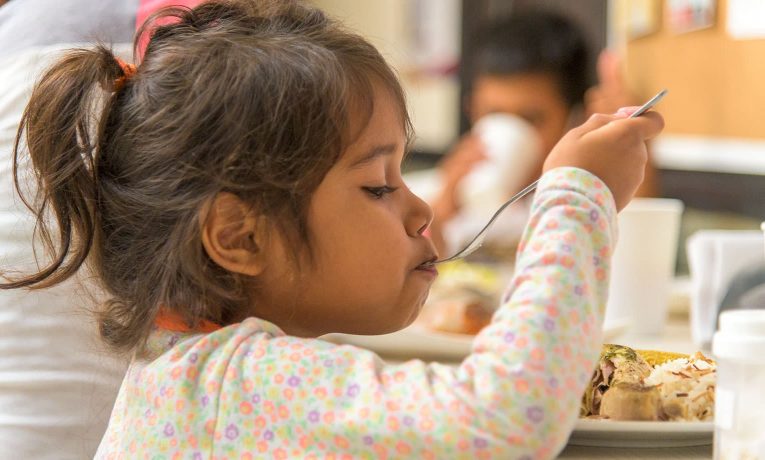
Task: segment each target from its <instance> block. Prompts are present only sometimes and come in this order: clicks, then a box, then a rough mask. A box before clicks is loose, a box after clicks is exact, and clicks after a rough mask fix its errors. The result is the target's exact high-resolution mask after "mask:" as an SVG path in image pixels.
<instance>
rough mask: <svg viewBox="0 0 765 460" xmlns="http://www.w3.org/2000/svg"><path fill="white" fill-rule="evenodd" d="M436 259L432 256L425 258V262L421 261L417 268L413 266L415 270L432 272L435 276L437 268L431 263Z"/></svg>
mask: <svg viewBox="0 0 765 460" xmlns="http://www.w3.org/2000/svg"><path fill="white" fill-rule="evenodd" d="M436 259H437V258H436V257H432V258H430V259H428V260H426V261H425V262H423V263H421V264H420V265H418V266H417V268H415V270H418V271H423V272H427V273H430V274H432V275H433V276H437V275H438V269H437V268H436V266H435V265H434V264H433V262H435V261H436Z"/></svg>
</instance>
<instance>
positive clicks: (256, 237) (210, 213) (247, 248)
mask: <svg viewBox="0 0 765 460" xmlns="http://www.w3.org/2000/svg"><path fill="white" fill-rule="evenodd" d="M202 219H203V220H202V222H201V228H202V245H203V246H204V248H205V251H207V255H208V256H209V257H210V258H211V259H212V260H213V261H214V262H215V263H216V264H218V265H220V266H221V267H222V268H224V269H226V270H228V271H230V272H234V273H240V274H243V275H249V276H257V275H259V274H260V273H261V272H262V271H263V269H264V268H265V265H266V260H267V255H266V254H265V252H266V251H265V249H266V247H267V242H266V238H267V237H268V235H266V232H265V227H266V226H265V225H264V218H263V217H262V216H259V215H257V213H256V212H255V210H254V209H253V208H252V206H250V205H248V204H247V203H245V202H244V201H242V199H241V198H239V197H238V196H236V195H234V194H233V193H228V192H221V193H219V194H218V195H216V196H215V198H214V199H213V201H212V203H210V205H209V207H208V209H207V213H206V215H205V213H203V215H202Z"/></svg>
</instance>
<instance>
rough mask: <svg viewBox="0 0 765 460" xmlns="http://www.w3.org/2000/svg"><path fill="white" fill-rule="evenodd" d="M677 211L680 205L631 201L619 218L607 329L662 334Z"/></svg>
mask: <svg viewBox="0 0 765 460" xmlns="http://www.w3.org/2000/svg"><path fill="white" fill-rule="evenodd" d="M682 212H683V203H682V201H680V200H675V199H669V198H634V199H633V200H632V202H630V204H628V205H627V206H626V207H625V208H624V209H623V210H622V212H621V213H619V239H618V242H617V244H616V249H615V251H614V254H613V258H612V261H611V267H612V268H611V283H610V288H609V295H608V305H607V307H606V324H609V323H611V324H617V323H623V322H626V323H627V325H628V326H627V330H628V332H630V333H635V334H648V335H658V334H661V333H662V332H663V330H664V326H665V323H666V320H667V304H668V301H669V294H670V289H671V287H672V281H673V278H674V271H675V260H676V257H677V244H678V239H679V236H680V217H681V215H682Z"/></svg>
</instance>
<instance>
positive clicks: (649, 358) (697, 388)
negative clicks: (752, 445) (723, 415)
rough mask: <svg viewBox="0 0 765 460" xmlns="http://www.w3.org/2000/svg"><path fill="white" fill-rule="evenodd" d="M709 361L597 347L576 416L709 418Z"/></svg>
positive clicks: (713, 372) (700, 356)
mask: <svg viewBox="0 0 765 460" xmlns="http://www.w3.org/2000/svg"><path fill="white" fill-rule="evenodd" d="M715 379H716V365H715V362H714V361H712V360H711V359H709V358H707V357H706V356H704V355H703V354H701V353H700V352H697V353H696V354H694V355H693V356H688V355H682V354H679V353H670V352H660V351H653V350H633V349H632V348H629V347H625V346H622V345H611V344H606V345H603V350H602V351H601V355H600V359H599V360H598V365H597V367H596V369H595V372H593V375H592V378H591V380H590V383H589V384H588V386H587V389H586V390H585V394H584V396H583V397H582V406H581V411H580V416H582V417H591V418H605V419H612V420H670V421H709V420H712V418H713V415H714V390H715Z"/></svg>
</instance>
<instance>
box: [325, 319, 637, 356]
mask: <svg viewBox="0 0 765 460" xmlns="http://www.w3.org/2000/svg"><path fill="white" fill-rule="evenodd" d="M626 327H627V322H625V321H613V322H611V323H609V324H606V325H604V326H603V340H604V342H610V341H611V340H613V339H614V338H615V337H617V336H619V335H620V334H621V333H622V332H624V330H625V329H626ZM473 337H474V336H472V335H466V334H450V333H447V332H437V331H432V330H429V329H426V328H423V327H422V326H420V325H418V324H413V325H411V326H409V327H407V328H406V329H402V330H400V331H398V332H394V333H392V334H385V335H351V334H329V335H326V336H324V337H323V338H324V339H325V340H329V341H330V342H335V343H347V344H350V345H355V346H357V347H361V348H366V349H368V350H372V351H374V352H376V353H378V354H380V355H382V356H385V357H391V358H399V359H410V358H419V359H426V360H429V359H443V360H449V361H459V360H461V359H463V358H464V357H466V356H467V355H469V354H470V346H471V345H472V343H473Z"/></svg>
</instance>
